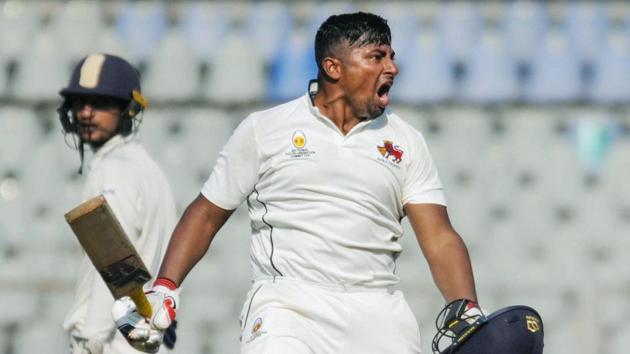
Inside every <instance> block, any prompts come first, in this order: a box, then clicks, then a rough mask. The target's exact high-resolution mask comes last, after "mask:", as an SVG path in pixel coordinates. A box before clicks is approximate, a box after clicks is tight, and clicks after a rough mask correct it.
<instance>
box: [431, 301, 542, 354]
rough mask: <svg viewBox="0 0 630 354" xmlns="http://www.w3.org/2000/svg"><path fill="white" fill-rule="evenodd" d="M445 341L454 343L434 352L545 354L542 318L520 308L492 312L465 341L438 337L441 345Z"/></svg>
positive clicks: (519, 306) (449, 353) (447, 353)
mask: <svg viewBox="0 0 630 354" xmlns="http://www.w3.org/2000/svg"><path fill="white" fill-rule="evenodd" d="M438 334H439V333H438ZM438 337H439V336H436V338H438ZM442 338H450V339H452V343H451V344H450V345H449V346H448V347H446V348H445V349H442V350H438V351H437V352H435V353H439V354H542V352H543V346H544V329H543V323H542V319H541V317H540V315H539V314H538V312H536V310H534V309H532V308H531V307H528V306H522V305H517V306H509V307H506V308H503V309H501V310H498V311H496V312H494V313H492V314H491V315H489V316H488V317H487V318H485V320H483V321H482V322H481V323H479V325H478V326H477V328H476V329H475V330H474V332H472V333H470V335H468V336H466V338H465V339H464V340H461V341H459V340H458V339H457V338H453V337H449V336H443V337H439V339H438V342H439V341H440V339H442ZM434 342H435V340H434ZM435 348H437V347H435ZM435 348H434V349H435Z"/></svg>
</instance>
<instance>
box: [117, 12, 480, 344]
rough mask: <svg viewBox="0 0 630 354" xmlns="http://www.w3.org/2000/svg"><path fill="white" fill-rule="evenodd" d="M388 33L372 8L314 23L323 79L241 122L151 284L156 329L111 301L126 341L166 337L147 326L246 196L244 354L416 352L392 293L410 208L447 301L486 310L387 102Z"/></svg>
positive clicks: (419, 160) (436, 186)
mask: <svg viewBox="0 0 630 354" xmlns="http://www.w3.org/2000/svg"><path fill="white" fill-rule="evenodd" d="M390 43H391V34H390V29H389V26H388V25H387V22H386V21H385V20H384V19H383V18H381V17H379V16H376V15H373V14H368V13H353V14H343V15H335V16H331V17H329V18H328V19H327V20H326V21H325V22H324V23H323V24H322V25H321V27H320V28H319V30H318V32H317V35H316V38H315V56H316V61H317V64H318V67H319V74H318V80H317V82H313V83H312V85H309V90H308V93H306V94H305V95H304V96H302V97H299V98H297V99H295V100H293V101H290V102H288V103H285V104H282V105H279V106H277V107H274V108H271V109H269V110H266V111H262V112H256V113H253V114H251V115H250V116H249V117H248V118H246V119H245V120H244V121H243V122H242V123H241V124H240V125H239V127H238V128H237V129H236V131H235V132H234V134H233V135H232V137H231V138H230V139H229V141H228V143H227V144H226V146H225V147H224V149H223V151H222V152H221V154H220V155H219V158H218V160H217V163H216V165H215V166H214V169H213V171H212V173H211V175H210V177H209V178H208V180H207V182H206V183H205V185H204V186H203V188H202V190H201V194H200V195H199V196H198V197H197V198H196V199H195V200H194V201H193V202H192V203H191V204H190V205H189V206H188V208H187V209H186V211H185V213H184V215H183V216H182V218H181V220H180V221H179V224H178V225H177V227H176V229H175V231H174V233H173V235H172V238H171V241H170V244H169V247H168V250H167V252H166V255H165V258H164V261H163V263H162V266H161V268H160V273H159V275H158V280H157V284H158V285H157V286H155V287H154V289H153V290H152V292H151V293H149V294H148V298H149V300H150V302H151V303H152V305H153V312H154V315H153V316H152V318H150V319H149V320H150V326H149V325H147V324H146V323H145V321H143V320H138V316H137V313H136V312H134V311H128V312H125V311H120V309H125V308H127V309H130V308H132V305H129V303H130V302H131V301H130V300H128V299H126V300H118V301H117V302H116V304H115V307H114V311H113V312H114V317H115V318H116V320H117V322H118V323H119V325H120V326H121V329H123V330H124V332H125V333H127V334H128V338H129V339H130V342H131V343H132V344H134V345H137V346H141V345H144V346H147V345H148V344H147V343H151V344H153V345H156V346H158V345H160V343H159V338H160V336H159V335H155V333H154V332H160V331H163V330H164V329H165V328H167V326H168V325H169V323H170V321H172V320H173V319H174V318H175V314H176V311H177V309H178V306H179V305H180V304H179V301H178V287H180V286H181V284H182V282H183V281H184V278H185V277H186V275H187V274H188V272H189V271H190V270H191V269H192V267H193V266H194V265H195V264H196V263H197V262H198V261H199V259H200V258H201V257H202V256H203V255H204V254H205V253H206V251H207V249H208V247H209V245H210V243H211V241H212V239H213V237H214V236H215V234H216V233H217V231H219V229H220V228H221V227H222V225H223V224H224V223H225V221H226V220H227V219H228V218H229V217H230V215H231V214H232V212H233V211H234V209H236V208H237V207H238V206H239V205H240V204H241V203H242V202H244V201H247V205H248V207H249V214H250V218H251V220H252V223H251V225H252V236H251V247H250V252H251V256H250V259H251V267H252V270H253V277H254V279H253V280H254V283H253V286H252V288H251V291H250V293H249V295H248V297H247V299H246V301H245V303H244V306H243V311H242V315H241V321H242V322H241V323H242V333H241V334H242V335H241V353H243V354H333V353H335V354H358V353H361V354H418V353H420V333H419V330H418V325H417V322H416V319H415V318H414V315H413V313H412V311H411V309H410V308H409V306H408V305H407V302H406V301H405V299H404V297H403V294H402V293H401V292H400V291H394V290H392V289H391V288H392V287H393V286H395V285H396V284H397V282H398V277H397V276H396V274H395V268H396V258H397V256H398V255H399V254H400V252H401V251H402V249H401V245H400V243H399V242H398V239H399V238H400V237H401V235H402V226H401V223H400V221H401V220H402V219H403V218H404V217H405V216H407V217H409V221H410V222H411V225H412V226H413V229H414V231H415V234H416V237H417V240H418V242H419V244H420V247H421V249H422V251H423V253H424V256H425V258H426V260H427V262H428V265H429V267H430V269H431V272H432V275H433V278H434V280H435V283H436V285H437V287H438V288H439V290H440V291H441V293H442V294H443V297H444V299H445V300H446V302H451V301H456V303H457V304H458V305H457V309H459V310H458V311H456V312H454V314H455V316H456V317H457V318H460V319H461V321H460V322H462V323H473V322H474V321H475V320H476V319H477V318H479V317H480V316H483V315H482V314H481V311H480V309H479V307H478V305H477V296H476V291H475V285H474V279H473V273H472V267H471V264H470V259H469V256H468V252H467V249H466V246H465V245H464V242H463V241H462V239H461V237H460V236H459V235H458V234H457V232H456V231H455V230H454V229H453V227H452V226H451V224H450V221H449V217H448V214H447V210H446V202H445V197H444V194H443V191H442V185H441V183H440V179H439V178H438V173H437V169H436V167H435V164H434V163H433V161H432V158H431V156H430V154H429V150H428V148H427V145H426V144H425V141H424V139H423V137H422V135H421V134H420V133H419V132H418V131H416V130H415V129H414V128H413V127H412V126H411V125H409V124H407V123H406V122H405V121H403V120H402V119H401V118H399V117H398V116H397V115H396V114H394V113H392V112H390V111H389V110H386V107H387V106H388V104H389V100H390V98H389V91H390V88H391V87H392V85H393V84H394V78H395V77H396V75H397V74H398V67H397V66H396V64H395V62H394V51H393V49H392V48H391V46H390ZM306 84H307V83H305V86H306ZM421 266H422V265H420V264H418V267H421ZM208 288H209V289H215V291H220V289H221V284H209V286H208ZM183 306H186V304H183ZM208 306H212V304H211V303H209V304H208ZM451 322H452V321H451ZM130 326H132V327H135V329H134V330H131V331H129V330H128V328H129V327H130ZM464 330H465V329H464ZM156 339H157V340H156Z"/></svg>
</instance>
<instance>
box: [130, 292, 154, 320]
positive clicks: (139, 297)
mask: <svg viewBox="0 0 630 354" xmlns="http://www.w3.org/2000/svg"><path fill="white" fill-rule="evenodd" d="M129 297H130V298H131V300H133V303H134V304H136V311H138V313H139V314H140V315H142V316H143V317H145V318H151V316H153V310H152V309H151V303H149V299H147V296H146V295H145V294H144V290H143V289H142V288H136V289H134V290H133V291H132V292H131V293H130V294H129Z"/></svg>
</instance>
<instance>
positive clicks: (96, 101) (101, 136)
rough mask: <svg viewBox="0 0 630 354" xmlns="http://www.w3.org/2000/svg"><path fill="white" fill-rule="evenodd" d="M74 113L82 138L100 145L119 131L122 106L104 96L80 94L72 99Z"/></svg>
mask: <svg viewBox="0 0 630 354" xmlns="http://www.w3.org/2000/svg"><path fill="white" fill-rule="evenodd" d="M72 113H73V114H74V116H75V117H76V120H77V123H78V124H79V135H80V136H81V139H82V140H83V141H85V142H86V143H88V144H90V145H91V146H92V147H99V146H101V145H103V144H104V143H106V142H107V141H108V140H109V139H110V138H111V137H112V136H114V135H116V134H117V133H118V123H119V121H120V113H121V112H120V106H119V102H118V101H117V100H116V99H113V98H111V97H104V96H79V97H75V98H73V99H72Z"/></svg>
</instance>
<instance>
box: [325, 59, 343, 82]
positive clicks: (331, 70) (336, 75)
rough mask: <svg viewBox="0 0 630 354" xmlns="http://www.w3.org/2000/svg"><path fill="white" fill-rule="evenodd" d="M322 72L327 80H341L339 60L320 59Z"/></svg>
mask: <svg viewBox="0 0 630 354" xmlns="http://www.w3.org/2000/svg"><path fill="white" fill-rule="evenodd" d="M322 70H324V73H325V74H326V76H328V77H329V78H331V79H333V80H339V79H340V78H341V60H339V59H337V58H333V57H326V58H324V59H322Z"/></svg>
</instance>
